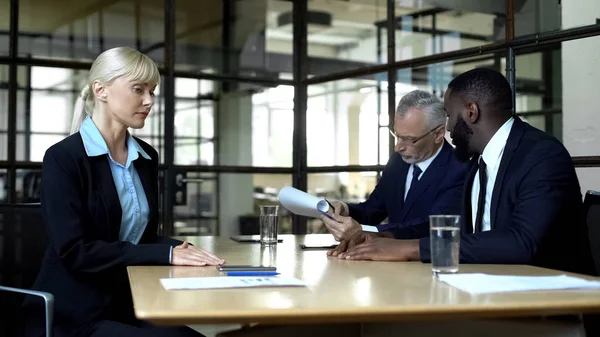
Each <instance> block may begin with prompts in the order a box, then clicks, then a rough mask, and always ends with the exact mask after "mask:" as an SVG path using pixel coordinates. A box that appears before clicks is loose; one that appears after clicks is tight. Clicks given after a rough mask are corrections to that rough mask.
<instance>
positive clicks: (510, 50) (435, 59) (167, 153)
mask: <svg viewBox="0 0 600 337" xmlns="http://www.w3.org/2000/svg"><path fill="white" fill-rule="evenodd" d="M175 1H176V0H164V17H165V22H164V25H165V27H164V29H165V41H164V50H165V62H164V66H162V67H161V68H160V71H161V74H162V75H163V86H164V91H163V92H162V94H161V96H162V97H163V99H164V111H163V112H164V121H163V122H164V126H165V127H164V142H163V143H162V145H160V146H159V147H164V151H161V155H162V156H163V157H164V163H163V164H161V165H160V169H161V170H162V171H163V172H165V186H164V188H165V189H164V193H163V196H165V198H163V199H164V200H163V204H162V212H161V213H162V216H163V221H162V223H165V224H172V223H173V219H174V215H173V205H174V203H173V199H172V197H168V196H169V195H170V194H172V193H170V192H171V190H172V189H173V186H174V183H175V172H177V171H178V170H187V171H190V172H211V173H215V174H217V177H218V173H263V174H264V173H272V174H291V175H292V182H293V186H295V187H296V188H299V189H302V190H306V189H307V186H308V183H307V178H308V174H314V173H337V172H370V171H372V172H378V173H380V172H381V171H382V170H383V168H384V165H370V166H360V165H347V166H330V167H309V166H308V165H307V153H306V152H307V148H306V137H307V136H306V131H307V125H306V108H307V100H308V93H307V88H308V86H309V85H313V84H320V83H326V82H330V81H337V80H341V79H348V78H356V77H360V76H366V75H374V74H377V73H387V75H388V86H389V87H388V114H390V116H391V117H393V113H394V110H395V90H390V89H393V88H395V84H396V82H397V78H396V77H397V76H396V74H397V71H398V70H400V69H410V68H418V67H423V66H426V65H432V64H436V63H440V62H445V61H461V60H466V59H468V58H472V57H476V56H486V55H487V56H489V55H494V54H498V53H506V55H507V56H506V59H507V62H506V72H507V78H508V79H509V82H510V83H511V87H512V88H513V102H514V99H515V97H516V93H515V92H514V89H515V77H516V76H515V75H516V69H515V54H516V53H517V52H518V51H522V50H538V49H540V50H541V49H543V48H544V46H547V45H549V44H556V43H560V42H564V41H570V40H574V39H582V38H587V37H592V36H598V35H600V22H598V23H596V24H594V25H588V26H583V27H577V28H571V29H566V30H560V31H554V32H546V33H539V34H533V35H529V36H519V37H515V36H514V2H513V0H505V22H506V31H505V36H506V39H505V40H504V41H500V42H494V43H490V44H487V45H482V46H479V47H473V48H466V49H461V50H457V51H453V52H445V53H438V54H435V55H430V56H424V57H419V58H414V59H410V60H401V61H397V60H396V58H395V50H396V45H395V30H396V27H397V25H398V23H399V20H401V18H396V17H395V15H394V9H395V1H394V0H388V1H387V15H386V20H383V21H380V22H377V23H376V26H377V29H378V32H381V28H383V27H386V28H387V31H388V35H387V46H386V47H387V48H386V49H387V51H386V52H387V60H388V62H387V63H384V64H377V65H373V66H366V67H362V68H359V69H353V70H349V71H343V72H337V73H331V74H326V75H318V76H314V77H308V61H309V58H308V46H307V15H308V3H307V2H306V1H303V0H295V1H293V13H294V16H293V17H294V21H293V23H294V27H293V32H294V40H293V55H292V58H293V65H292V68H293V75H294V77H293V79H292V80H288V79H272V78H260V77H249V76H237V75H231V74H229V73H228V72H223V74H208V73H201V72H183V71H177V70H175V57H174V51H175V43H176V35H175ZM138 3H139V1H136V4H138ZM228 3H230V1H229V0H223V5H224V7H223V9H224V10H225V12H228V10H231V8H229V9H228V10H226V9H227V6H228V5H227V4H228ZM230 5H231V4H229V6H230ZM138 6H139V4H138ZM136 8H137V7H136ZM137 9H138V10H139V8H137ZM430 12H431V11H430ZM430 12H427V13H421V14H419V15H435V14H436V11H433V12H431V13H430ZM224 15H231V13H229V14H227V13H224ZM137 21H138V20H137V19H136V27H138V26H139V22H137ZM434 21H435V20H434ZM9 25H10V31H9V55H8V56H0V65H8V67H9V83H8V84H9V85H8V128H7V130H6V133H7V136H8V142H7V143H8V152H7V160H4V161H0V169H6V172H7V177H8V179H7V180H8V181H7V187H8V202H9V203H10V202H15V201H16V186H15V184H16V173H17V170H21V169H41V163H39V162H29V161H18V160H17V159H16V141H17V133H19V132H17V99H18V97H17V92H18V90H19V89H20V88H18V87H17V69H18V67H19V66H27V67H28V68H30V67H32V66H45V67H59V68H69V69H80V70H87V69H89V68H90V66H91V62H79V61H74V60H53V59H43V58H35V57H23V56H20V55H19V52H18V47H19V45H18V38H19V31H18V28H19V0H11V1H10V23H9ZM224 31H225V33H226V32H227V31H229V29H224ZM429 33H431V34H432V35H433V36H435V35H436V34H437V33H443V32H441V31H440V32H436V30H435V26H434V28H433V29H432V30H431V32H429ZM226 35H227V34H225V35H224V38H223V43H225V44H227V41H228V39H227V37H226ZM379 35H380V34H378V45H377V48H378V55H379V57H381V52H382V51H383V48H382V47H381V43H382V39H381V37H380V36H379ZM69 39H70V40H71V41H72V40H74V38H73V34H72V32H71V34H70V36H69ZM101 41H102V37H101ZM136 45H138V46H140V45H141V42H140V41H139V35H138V39H137V40H136ZM224 47H225V48H226V47H227V46H226V45H224ZM138 49H139V48H138ZM178 77H180V78H193V79H198V80H200V79H203V80H212V81H218V82H220V83H240V82H246V83H256V84H264V85H271V86H274V85H292V86H294V94H295V96H294V132H293V153H292V166H291V167H253V166H227V165H219V163H218V161H217V162H216V163H215V164H216V165H214V166H201V165H196V166H193V165H192V166H182V165H175V164H174V146H175V135H174V130H173V128H172V127H166V126H167V125H173V122H174V114H175V97H174V95H175V92H174V90H175V88H174V86H175V78H178ZM378 92H379V93H380V92H381V88H380V86H378ZM378 110H379V108H378ZM161 121H162V118H161ZM390 121H393V118H391V119H390ZM378 127H381V126H379V125H378ZM26 131H27V132H29V131H30V130H26ZM27 132H26V133H27ZM216 139H218V134H216V133H215V140H216ZM217 143H218V141H217ZM378 147H379V144H378ZM391 151H393V141H392V139H390V152H391ZM377 152H378V159H379V148H378V149H377ZM573 161H574V163H575V166H577V167H600V156H583V157H573ZM217 182H218V178H217ZM217 193H218V190H217ZM217 198H218V196H217ZM292 227H293V232H294V233H295V234H303V233H306V219H303V218H301V217H297V216H295V217H294V218H293V225H292ZM162 230H163V233H164V234H166V235H170V234H172V233H173V226H172V225H171V226H165V227H164V228H163V229H162Z"/></svg>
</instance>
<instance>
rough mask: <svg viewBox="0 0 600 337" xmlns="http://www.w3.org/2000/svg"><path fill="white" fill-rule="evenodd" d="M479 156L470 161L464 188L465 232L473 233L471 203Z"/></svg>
mask: <svg viewBox="0 0 600 337" xmlns="http://www.w3.org/2000/svg"><path fill="white" fill-rule="evenodd" d="M478 160H479V156H474V157H473V158H472V159H471V162H470V163H469V173H468V174H467V179H466V180H465V186H464V190H463V212H462V214H463V221H462V222H463V225H464V228H463V233H466V234H472V233H473V208H472V205H471V191H472V189H473V180H475V174H477V169H478V166H477V161H478Z"/></svg>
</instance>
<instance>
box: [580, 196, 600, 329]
mask: <svg viewBox="0 0 600 337" xmlns="http://www.w3.org/2000/svg"><path fill="white" fill-rule="evenodd" d="M583 211H584V214H585V220H586V224H587V227H588V234H589V239H590V248H591V250H592V258H593V260H594V267H595V272H596V276H600V192H597V191H587V193H586V194H585V198H584V200H583ZM583 325H584V327H585V331H586V335H587V336H600V315H597V314H587V315H583Z"/></svg>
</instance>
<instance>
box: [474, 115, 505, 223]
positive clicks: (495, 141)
mask: <svg viewBox="0 0 600 337" xmlns="http://www.w3.org/2000/svg"><path fill="white" fill-rule="evenodd" d="M514 121H515V120H514V119H513V118H512V117H511V118H510V119H509V120H507V121H506V123H504V125H502V126H501V127H500V129H498V131H496V133H495V134H494V136H493V137H492V139H490V141H489V142H488V143H487V145H486V146H485V149H483V153H482V154H481V157H480V160H481V159H482V158H483V161H484V162H485V165H486V169H485V172H486V175H487V184H486V187H485V203H484V207H483V220H482V222H481V230H482V231H489V230H490V229H491V223H490V207H491V204H492V193H493V192H494V183H495V182H496V176H497V175H498V168H499V167H500V161H501V160H502V154H503V153H504V147H505V146H506V141H507V140H508V136H509V135H510V130H511V128H512V126H513V123H514ZM478 198H479V172H477V173H476V174H475V178H474V180H473V187H472V188H471V216H472V217H471V219H472V221H471V223H472V224H473V226H474V225H475V218H476V217H477V199H478Z"/></svg>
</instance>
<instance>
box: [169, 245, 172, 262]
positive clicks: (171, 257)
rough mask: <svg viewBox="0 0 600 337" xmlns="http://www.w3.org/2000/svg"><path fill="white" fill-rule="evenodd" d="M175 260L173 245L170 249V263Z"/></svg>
mask: <svg viewBox="0 0 600 337" xmlns="http://www.w3.org/2000/svg"><path fill="white" fill-rule="evenodd" d="M172 262H173V247H171V250H169V264H171V263H172Z"/></svg>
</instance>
